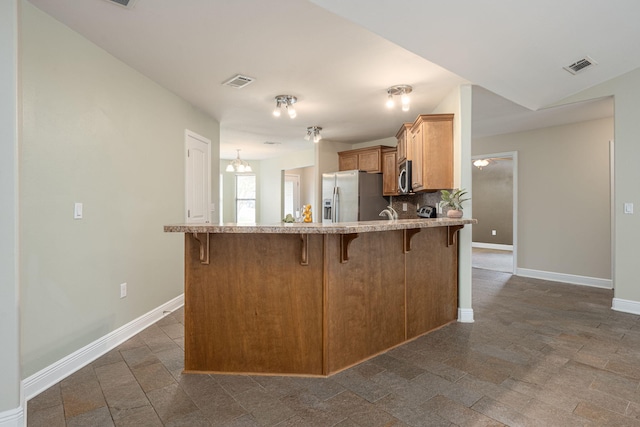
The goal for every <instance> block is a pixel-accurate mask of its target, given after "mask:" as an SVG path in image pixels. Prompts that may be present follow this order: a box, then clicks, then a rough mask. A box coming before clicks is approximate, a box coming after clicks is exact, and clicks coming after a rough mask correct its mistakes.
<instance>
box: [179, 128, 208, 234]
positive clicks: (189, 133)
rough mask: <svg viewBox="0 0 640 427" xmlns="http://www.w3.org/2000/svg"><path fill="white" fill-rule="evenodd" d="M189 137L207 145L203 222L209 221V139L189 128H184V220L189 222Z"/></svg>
mask: <svg viewBox="0 0 640 427" xmlns="http://www.w3.org/2000/svg"><path fill="white" fill-rule="evenodd" d="M189 138H193V139H197V140H198V141H200V142H202V143H204V144H206V145H207V165H208V167H207V175H208V176H207V188H206V192H205V193H206V195H207V200H205V203H206V214H205V222H206V223H210V222H211V140H210V139H208V138H205V137H204V136H202V135H198V134H197V133H195V132H193V131H190V130H189V129H185V130H184V222H185V223H188V222H189V213H188V210H189V203H188V202H189V191H188V188H187V185H188V179H187V177H188V176H189Z"/></svg>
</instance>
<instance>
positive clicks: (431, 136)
mask: <svg viewBox="0 0 640 427" xmlns="http://www.w3.org/2000/svg"><path fill="white" fill-rule="evenodd" d="M422 130H423V134H422V139H423V143H422V165H423V166H422V184H423V188H424V189H425V190H440V189H443V188H445V189H446V188H453V119H451V120H434V121H425V122H424V123H423V124H422Z"/></svg>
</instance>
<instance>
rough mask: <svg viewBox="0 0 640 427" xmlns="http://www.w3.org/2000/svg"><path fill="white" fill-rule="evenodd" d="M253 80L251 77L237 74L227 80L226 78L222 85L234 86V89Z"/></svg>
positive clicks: (240, 87)
mask: <svg viewBox="0 0 640 427" xmlns="http://www.w3.org/2000/svg"><path fill="white" fill-rule="evenodd" d="M254 80H255V79H254V78H253V77H247V76H243V75H240V74H238V75H237V76H234V77H232V78H230V79H229V80H227V81H226V82H224V83H222V84H223V85H224V86H231V87H235V88H236V89H242V88H243V87H245V86H246V85H249V84H251V83H253V81H254Z"/></svg>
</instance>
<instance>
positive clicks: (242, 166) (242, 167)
mask: <svg viewBox="0 0 640 427" xmlns="http://www.w3.org/2000/svg"><path fill="white" fill-rule="evenodd" d="M244 170H245V169H244V165H242V164H241V165H238V172H244Z"/></svg>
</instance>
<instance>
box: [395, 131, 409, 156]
mask: <svg viewBox="0 0 640 427" xmlns="http://www.w3.org/2000/svg"><path fill="white" fill-rule="evenodd" d="M397 157H398V162H402V161H403V160H405V159H406V158H407V133H406V132H402V133H401V134H400V136H399V137H398V146H397Z"/></svg>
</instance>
